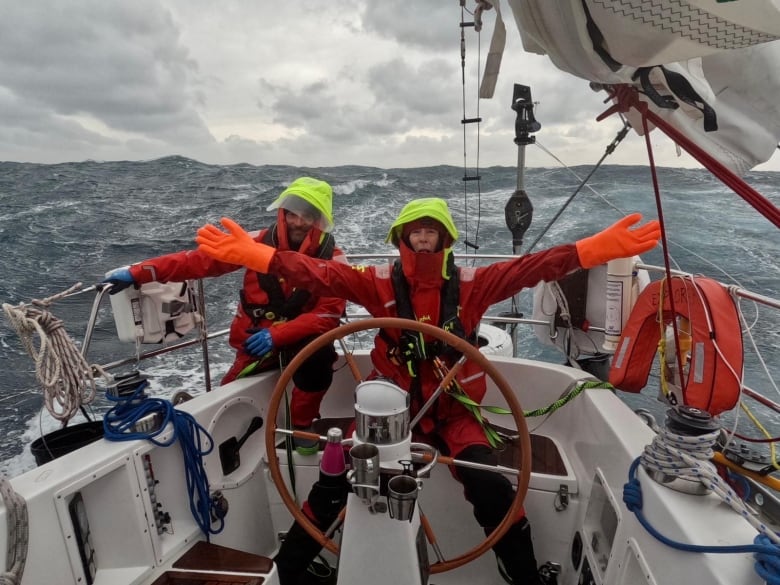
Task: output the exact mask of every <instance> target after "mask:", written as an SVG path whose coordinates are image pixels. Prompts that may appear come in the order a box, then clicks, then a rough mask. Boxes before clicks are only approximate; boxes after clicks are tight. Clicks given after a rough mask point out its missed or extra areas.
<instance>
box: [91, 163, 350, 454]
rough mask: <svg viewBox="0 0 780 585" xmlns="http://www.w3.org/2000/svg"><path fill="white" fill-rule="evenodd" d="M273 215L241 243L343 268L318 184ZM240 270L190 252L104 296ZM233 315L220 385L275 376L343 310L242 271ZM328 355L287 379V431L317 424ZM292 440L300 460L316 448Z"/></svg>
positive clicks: (117, 284) (115, 281) (324, 186)
mask: <svg viewBox="0 0 780 585" xmlns="http://www.w3.org/2000/svg"><path fill="white" fill-rule="evenodd" d="M268 209H269V210H274V209H276V210H278V211H277V215H276V222H275V223H273V224H272V225H271V226H269V227H268V228H266V229H263V230H260V231H259V232H257V233H255V234H253V235H252V236H249V237H250V238H252V239H253V241H256V242H258V243H260V244H262V245H264V246H268V247H271V248H273V249H274V250H278V251H280V252H283V251H284V252H287V251H294V252H295V253H300V254H301V255H302V256H306V257H309V258H317V259H325V260H333V261H334V262H337V263H342V264H345V265H346V257H345V256H344V254H343V252H342V251H341V250H340V249H339V248H337V247H336V244H335V239H334V237H333V234H332V233H331V231H332V229H333V225H334V221H333V190H332V189H331V186H330V185H329V184H328V183H326V182H325V181H320V180H318V179H314V178H311V177H301V178H298V179H296V180H295V181H293V182H292V183H290V185H289V186H288V187H287V188H286V189H285V190H284V191H283V192H282V193H281V194H280V195H279V197H277V199H276V200H275V201H274V202H273V203H271V205H270V206H269V207H268ZM242 267H243V266H242V264H241V263H234V262H230V261H222V260H218V259H214V258H212V257H211V256H210V255H208V254H205V253H204V252H202V251H198V250H187V251H182V252H176V253H173V254H167V255H164V256H159V257H156V258H151V259H149V260H144V261H142V262H139V263H137V264H133V265H132V266H130V267H129V268H121V269H118V270H116V271H114V272H112V273H111V274H109V275H108V276H107V277H106V279H105V281H104V282H108V283H111V285H112V288H111V291H110V294H115V293H117V292H119V291H121V290H123V289H125V288H127V287H128V286H132V285H140V284H144V283H146V282H154V281H156V282H170V281H173V282H179V281H183V280H187V279H192V278H203V277H209V276H221V275H223V274H227V273H229V272H233V271H235V270H238V269H239V268H242ZM239 299H240V300H239V303H238V306H237V308H236V314H235V317H234V318H233V322H232V323H231V325H230V338H229V343H230V345H231V346H232V347H233V348H234V349H235V350H236V356H235V360H234V362H233V365H232V366H231V367H230V369H229V370H228V372H227V374H225V376H224V377H223V379H222V384H223V385H224V384H227V383H228V382H231V381H233V380H235V379H236V378H241V377H244V376H247V375H252V374H257V373H260V372H264V371H267V370H270V369H274V368H278V367H279V364H280V359H279V358H280V354H281V356H282V358H283V361H284V362H287V361H289V360H291V359H292V357H293V356H294V355H295V354H296V353H297V352H298V351H300V350H301V349H302V348H303V347H304V346H305V345H306V344H307V343H308V342H309V341H311V340H312V339H314V338H315V337H317V336H318V335H320V334H322V333H325V332H327V331H330V330H331V329H333V328H334V327H338V324H339V320H340V318H341V316H342V314H343V313H344V309H345V306H346V302H345V301H344V300H343V299H342V298H339V297H335V296H334V295H332V294H330V292H329V291H324V292H322V293H316V292H313V291H310V290H309V289H307V288H305V287H300V286H298V285H296V284H295V283H294V282H292V281H290V280H289V279H286V278H285V277H283V276H282V275H281V274H277V273H275V272H270V273H269V272H268V271H263V272H258V271H255V270H253V269H251V268H250V269H247V270H246V271H245V273H244V280H243V286H242V288H241V290H240V292H239ZM335 361H336V352H335V350H334V349H333V347H332V346H328V347H325V348H323V349H322V350H320V351H318V352H317V353H315V354H314V355H312V356H311V357H310V358H309V359H308V360H307V362H306V364H305V365H304V367H302V368H299V369H298V372H297V373H296V375H295V378H294V379H293V382H294V384H295V386H294V388H293V392H292V399H291V412H292V423H293V426H294V427H295V428H298V429H307V428H309V427H310V426H311V423H312V420H313V419H314V418H316V417H317V416H318V414H319V413H318V410H319V405H320V402H321V400H322V396H323V395H324V394H325V391H326V390H327V389H328V387H329V386H330V383H331V381H332V379H333V369H332V368H333V363H334V362H335ZM310 443H311V444H306V442H305V440H300V439H296V447H297V448H298V450H300V451H301V452H303V453H311V452H316V450H317V448H318V445H317V444H314V443H313V442H310Z"/></svg>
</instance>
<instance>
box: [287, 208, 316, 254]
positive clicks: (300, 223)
mask: <svg viewBox="0 0 780 585" xmlns="http://www.w3.org/2000/svg"><path fill="white" fill-rule="evenodd" d="M284 221H285V223H286V224H287V239H288V240H289V241H290V244H292V245H294V246H298V245H300V243H301V242H302V241H303V238H305V237H306V234H308V233H309V230H310V229H311V226H312V225H314V218H313V217H310V216H308V215H307V214H303V215H298V214H296V213H293V212H292V211H285V212H284Z"/></svg>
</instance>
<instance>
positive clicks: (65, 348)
mask: <svg viewBox="0 0 780 585" xmlns="http://www.w3.org/2000/svg"><path fill="white" fill-rule="evenodd" d="M80 287H81V283H77V284H75V285H73V286H72V287H71V288H69V289H68V290H65V291H63V292H61V293H59V294H56V295H53V296H51V297H48V298H46V299H43V300H38V299H33V300H32V301H31V303H30V304H25V303H20V304H19V305H10V304H8V303H3V310H4V311H5V314H6V316H7V317H8V320H9V321H10V323H11V326H12V327H13V328H14V330H15V331H16V332H17V334H18V335H19V338H20V340H21V342H22V345H23V346H24V348H25V350H26V351H27V353H28V354H29V355H30V356H31V357H32V358H33V359H34V360H35V377H36V378H37V379H38V382H39V383H40V384H41V387H42V388H43V395H44V405H45V406H46V410H48V411H49V413H50V414H51V415H52V416H53V417H54V418H55V419H57V420H59V421H62V422H67V421H69V420H70V419H71V418H72V417H73V416H74V415H75V414H76V412H77V411H78V410H79V408H80V407H81V406H82V405H84V404H89V403H91V402H92V400H94V398H95V394H96V392H97V388H96V386H95V378H94V376H93V368H92V367H91V366H90V365H89V364H88V363H87V361H86V360H85V359H84V357H83V356H82V355H81V352H80V351H79V350H78V348H77V347H76V344H75V343H74V341H73V339H71V337H70V336H69V335H68V333H67V331H65V326H64V324H63V322H62V320H60V319H58V318H57V317H55V316H54V314H53V313H51V312H49V310H48V307H49V305H51V303H53V302H54V301H56V300H58V299H60V298H62V297H64V296H66V295H68V294H70V293H71V292H72V291H74V290H75V289H77V288H80ZM36 333H37V334H38V337H39V338H40V345H39V346H38V347H36V346H35V342H34V339H33V338H34V335H35V334H36ZM98 370H99V369H98Z"/></svg>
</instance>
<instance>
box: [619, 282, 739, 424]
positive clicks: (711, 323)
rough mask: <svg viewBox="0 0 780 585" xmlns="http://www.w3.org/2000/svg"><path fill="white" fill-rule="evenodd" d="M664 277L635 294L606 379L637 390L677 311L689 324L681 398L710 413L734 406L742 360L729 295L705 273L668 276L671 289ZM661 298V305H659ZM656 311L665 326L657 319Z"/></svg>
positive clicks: (735, 310)
mask: <svg viewBox="0 0 780 585" xmlns="http://www.w3.org/2000/svg"><path fill="white" fill-rule="evenodd" d="M665 282H667V281H666V280H657V281H654V282H651V283H650V284H649V285H647V287H646V288H645V289H644V290H643V291H642V293H641V294H640V295H639V297H638V298H637V302H636V305H635V306H634V308H633V310H632V311H631V315H630V316H629V318H628V322H627V323H626V326H625V327H624V328H623V332H622V334H621V336H620V341H619V342H618V347H617V350H616V351H615V355H614V356H613V357H612V366H611V368H610V372H609V382H610V383H611V384H612V385H613V386H615V387H616V388H619V389H620V390H625V391H628V392H639V391H641V390H642V388H644V387H645V386H646V385H647V378H648V376H649V375H650V367H651V365H652V363H653V359H654V357H655V354H656V349H657V347H658V342H659V340H660V336H661V332H662V331H663V330H664V329H665V326H666V325H669V324H671V322H672V320H673V319H674V318H676V317H682V318H685V319H687V320H688V321H689V322H690V324H691V354H690V363H689V364H688V367H687V371H688V374H687V376H684V377H683V400H684V404H686V405H688V406H693V407H696V408H699V409H702V410H706V411H707V412H709V413H710V414H712V415H713V416H714V415H717V414H720V413H721V412H724V411H727V410H730V409H732V408H734V406H735V405H736V404H737V401H738V400H739V394H740V384H741V382H740V380H741V378H742V364H743V349H742V329H741V327H740V320H739V314H738V312H737V307H736V305H735V303H734V300H733V299H732V298H731V295H730V294H729V292H728V291H727V290H726V289H725V288H724V287H723V286H722V285H720V284H719V283H717V282H716V281H714V280H712V279H710V278H704V277H698V276H694V277H673V278H672V281H671V282H672V285H671V295H670V293H669V287H668V286H664V283H665ZM661 287H664V288H661ZM672 296H673V297H674V309H675V312H674V313H673V312H672V308H671V297H672ZM661 302H663V310H662V311H659V308H660V307H659V305H660V303H661ZM660 315H663V321H664V327H661V324H660V323H659V317H660ZM718 349H719V350H720V353H719V352H718ZM735 373H736V376H735Z"/></svg>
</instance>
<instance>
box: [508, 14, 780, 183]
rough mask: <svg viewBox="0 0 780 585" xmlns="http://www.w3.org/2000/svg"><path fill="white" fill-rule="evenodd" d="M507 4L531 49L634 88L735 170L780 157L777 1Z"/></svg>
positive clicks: (581, 72) (562, 65)
mask: <svg viewBox="0 0 780 585" xmlns="http://www.w3.org/2000/svg"><path fill="white" fill-rule="evenodd" d="M496 1H497V0H496ZM508 3H509V5H510V6H511V8H512V12H513V14H514V18H515V22H516V24H517V27H518V29H519V31H520V35H521V37H522V41H523V46H524V48H525V50H527V51H529V52H533V53H538V54H546V55H548V56H549V58H550V59H551V60H552V62H553V63H554V64H555V66H556V67H558V68H559V69H561V70H563V71H566V72H568V73H571V74H573V75H575V76H578V77H581V78H583V79H586V80H588V81H592V82H597V83H600V84H631V85H635V86H636V87H637V88H639V89H640V91H641V92H642V95H643V98H642V99H643V101H646V102H647V103H648V104H649V106H650V108H651V109H652V110H653V111H654V112H655V113H656V114H658V115H659V116H661V117H663V118H664V119H666V120H667V121H669V122H670V123H671V124H672V125H674V126H675V127H676V128H678V129H679V130H680V131H682V132H683V133H684V134H685V135H686V136H688V137H689V138H690V139H691V140H692V141H693V142H695V143H696V144H697V145H698V146H700V147H702V148H703V149H705V150H706V151H707V152H709V153H710V154H711V155H712V156H714V157H715V158H716V159H717V160H719V161H720V162H721V163H722V164H724V165H725V166H727V167H728V168H730V169H732V170H733V171H735V172H737V173H740V174H741V173H744V172H746V171H748V170H749V169H751V168H752V167H754V166H755V165H757V164H760V163H762V162H765V161H767V160H768V159H769V158H771V156H772V155H773V153H774V152H775V149H776V148H777V144H778V141H779V140H780V105H779V104H778V100H777V96H778V95H780V69H779V68H778V67H777V65H776V64H777V63H778V62H780V40H778V39H780V2H778V0H765V1H758V0H749V1H748V0H731V1H730V2H722V1H721V2H716V1H715V0H688V1H687V2H686V1H683V0H656V1H654V2H646V1H643V0H585V1H584V2H583V0H554V1H553V0H508ZM654 93H657V97H656V100H655V101H654V100H653V99H652V98H651V97H647V96H649V95H652V94H654ZM656 102H657V103H656ZM659 104H660V105H659ZM664 105H666V106H667V107H664ZM668 106H671V107H668ZM629 120H630V121H632V122H634V127H635V129H637V130H639V131H640V133H641V126H640V125H639V124H638V123H636V122H637V121H636V120H631V119H630V118H629Z"/></svg>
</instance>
